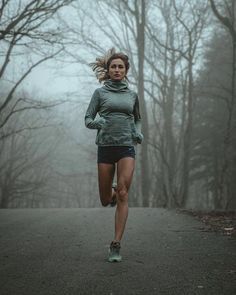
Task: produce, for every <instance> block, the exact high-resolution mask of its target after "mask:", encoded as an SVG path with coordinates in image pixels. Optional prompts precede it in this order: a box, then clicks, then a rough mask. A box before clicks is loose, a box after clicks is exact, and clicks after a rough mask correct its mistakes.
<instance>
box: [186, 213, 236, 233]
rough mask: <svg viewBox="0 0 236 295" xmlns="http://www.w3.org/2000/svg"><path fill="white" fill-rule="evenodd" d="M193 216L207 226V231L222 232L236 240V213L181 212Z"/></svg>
mask: <svg viewBox="0 0 236 295" xmlns="http://www.w3.org/2000/svg"><path fill="white" fill-rule="evenodd" d="M181 211H182V212H184V213H188V214H191V215H193V216H194V217H196V218H198V219H200V220H201V221H202V222H203V223H204V224H205V230H210V231H216V232H220V233H222V234H224V235H227V236H231V237H234V238H236V212H235V211H209V212H204V211H195V210H181Z"/></svg>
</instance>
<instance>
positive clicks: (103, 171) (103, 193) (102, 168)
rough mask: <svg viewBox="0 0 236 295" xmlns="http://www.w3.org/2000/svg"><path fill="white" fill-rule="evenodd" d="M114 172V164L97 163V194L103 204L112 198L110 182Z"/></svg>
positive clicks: (105, 204)
mask: <svg viewBox="0 0 236 295" xmlns="http://www.w3.org/2000/svg"><path fill="white" fill-rule="evenodd" d="M114 174H115V165H113V164H105V163H99V164H98V184H99V195H100V200H101V203H102V205H103V206H107V205H108V204H110V202H111V199H112V182H113V178H114Z"/></svg>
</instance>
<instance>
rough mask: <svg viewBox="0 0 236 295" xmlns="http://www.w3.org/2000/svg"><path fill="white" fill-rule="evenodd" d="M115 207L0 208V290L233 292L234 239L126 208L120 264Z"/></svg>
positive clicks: (6, 294)
mask: <svg viewBox="0 0 236 295" xmlns="http://www.w3.org/2000/svg"><path fill="white" fill-rule="evenodd" d="M113 215H114V209H113V208H105V209H104V208H97V209H32V210H31V209H28V210H21V209H17V210H15V209H12V210H0V294H1V295H18V294H19V295H34V294H35V295H36V294H37V295H54V294H55V295H62V294H63V295H64V294H68V295H74V294H75V295H80V294H89V295H92V294H99V295H100V294H101V295H120V294H121V295H129V294H134V295H139V294H145V295H146V294H147V295H149V294H150V295H152V294H158V295H162V294H163V295H165V294H168V295H172V294H173V295H185V294H186V295H192V294H207V295H211V294H212V295H213V294H214V295H234V294H236V240H235V239H232V238H230V237H226V236H222V235H221V234H219V233H213V232H207V231H204V230H203V229H202V226H203V225H202V224H201V223H200V222H199V221H197V220H196V219H194V218H193V217H191V216H188V215H185V214H182V213H178V212H176V211H174V210H165V209H141V208H140V209H136V208H132V209H130V215H129V220H128V224H127V230H126V234H125V237H124V240H123V243H122V256H123V261H122V262H121V263H115V264H111V263H109V262H107V261H106V257H107V249H108V245H109V242H110V240H111V239H112V237H113V234H112V232H113Z"/></svg>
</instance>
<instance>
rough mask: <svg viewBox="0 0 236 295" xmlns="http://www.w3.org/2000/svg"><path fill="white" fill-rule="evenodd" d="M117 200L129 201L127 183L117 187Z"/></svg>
mask: <svg viewBox="0 0 236 295" xmlns="http://www.w3.org/2000/svg"><path fill="white" fill-rule="evenodd" d="M116 193H117V200H118V201H120V202H127V201H128V189H127V188H126V186H125V185H122V186H119V185H118V187H117V192H116Z"/></svg>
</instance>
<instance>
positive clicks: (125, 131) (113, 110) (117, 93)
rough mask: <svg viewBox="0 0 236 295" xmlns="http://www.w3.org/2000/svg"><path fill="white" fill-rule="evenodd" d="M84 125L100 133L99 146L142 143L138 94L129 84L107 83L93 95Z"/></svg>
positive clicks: (109, 81) (123, 82) (97, 140)
mask: <svg viewBox="0 0 236 295" xmlns="http://www.w3.org/2000/svg"><path fill="white" fill-rule="evenodd" d="M97 114H98V115H99V116H98V117H97V118H96V116H97ZM85 125H86V127H88V128H90V129H97V130H98V131H97V137H96V144H97V145H99V146H134V145H136V144H137V143H141V142H142V139H143V136H142V134H141V132H140V129H141V117H140V112H139V101H138V96H137V94H136V93H135V92H134V91H132V90H130V89H129V88H128V83H127V82H126V81H111V80H107V81H105V82H104V85H103V86H102V87H101V88H98V89H96V90H95V91H94V93H93V96H92V98H91V101H90V103H89V106H88V109H87V111H86V114H85Z"/></svg>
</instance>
